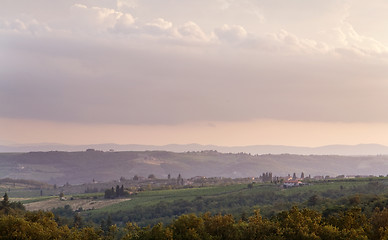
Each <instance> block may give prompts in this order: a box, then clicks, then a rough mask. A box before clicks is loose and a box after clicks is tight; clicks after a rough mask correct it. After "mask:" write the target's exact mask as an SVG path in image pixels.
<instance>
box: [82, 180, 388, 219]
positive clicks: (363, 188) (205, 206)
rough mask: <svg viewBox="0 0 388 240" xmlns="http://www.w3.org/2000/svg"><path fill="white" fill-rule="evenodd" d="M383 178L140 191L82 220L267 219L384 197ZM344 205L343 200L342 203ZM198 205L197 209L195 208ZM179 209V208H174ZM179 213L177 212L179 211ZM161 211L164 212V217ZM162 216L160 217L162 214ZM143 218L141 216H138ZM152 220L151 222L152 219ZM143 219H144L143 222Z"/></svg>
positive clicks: (386, 191)
mask: <svg viewBox="0 0 388 240" xmlns="http://www.w3.org/2000/svg"><path fill="white" fill-rule="evenodd" d="M387 184H388V179H387V178H372V179H370V178H364V179H351V180H334V181H316V182H312V183H309V184H308V185H305V186H302V187H294V188H288V189H283V188H282V187H281V186H279V185H275V184H269V183H268V184H254V185H253V187H252V188H249V187H248V185H247V184H236V185H229V186H213V187H200V188H187V189H174V190H157V191H144V192H140V193H138V194H137V195H134V196H132V197H131V200H130V201H124V202H120V203H117V204H112V205H108V206H106V207H103V208H99V209H95V210H91V211H87V212H85V213H84V216H85V217H86V218H90V219H94V221H96V219H98V218H101V217H103V216H107V215H111V216H112V218H113V219H115V218H116V219H117V221H121V222H122V221H127V219H129V220H131V219H141V220H139V223H140V224H142V225H147V224H152V223H153V222H155V221H156V220H158V221H165V222H168V221H171V220H172V219H173V218H174V217H176V216H177V215H174V214H175V212H183V213H189V212H193V213H197V214H201V213H204V212H206V211H210V212H212V213H213V214H216V213H222V214H227V213H230V214H233V215H234V216H236V217H238V216H239V215H241V213H242V212H247V213H248V214H250V213H252V212H253V209H258V208H259V209H261V211H262V212H263V214H264V215H267V216H271V215H273V214H276V213H277V212H279V211H282V210H287V209H289V208H290V207H291V206H293V205H297V206H300V207H306V206H309V207H313V208H316V209H317V210H320V208H327V207H330V205H331V204H334V203H335V202H336V201H339V200H340V199H347V198H349V197H351V196H354V195H359V194H364V195H367V194H372V195H383V194H388V186H387ZM315 195H316V196H318V199H319V200H320V201H319V204H318V205H317V206H310V205H309V204H310V203H309V198H311V197H312V196H315ZM345 202H346V201H345ZM198 205H200V207H198ZM178 206H180V207H178ZM180 210H181V211H180ZM163 212H166V213H165V214H164V213H163ZM163 214H164V215H163ZM139 215H144V216H139ZM152 217H155V219H154V220H155V221H154V220H152V219H148V218H152ZM143 218H144V219H143Z"/></svg>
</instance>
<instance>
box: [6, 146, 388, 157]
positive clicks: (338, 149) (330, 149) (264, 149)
mask: <svg viewBox="0 0 388 240" xmlns="http://www.w3.org/2000/svg"><path fill="white" fill-rule="evenodd" d="M86 149H96V150H102V151H109V150H110V149H113V150H115V151H147V150H149V151H156V150H157V151H171V152H187V151H204V150H217V151H218V152H222V153H241V152H243V153H251V154H284V153H288V154H301V155H310V154H314V155H346V156H351V155H355V156H356V155H358V156H360V155H363V156H365V155H388V146H384V145H379V144H359V145H328V146H321V147H295V146H282V145H252V146H235V147H225V146H216V145H200V144H182V145H180V144H169V145H163V146H154V145H136V144H128V145H120V144H113V143H111V144H109V143H108V144H93V145H63V144H36V145H12V146H11V145H9V146H5V145H0V152H32V151H33V152H36V151H85V150H86Z"/></svg>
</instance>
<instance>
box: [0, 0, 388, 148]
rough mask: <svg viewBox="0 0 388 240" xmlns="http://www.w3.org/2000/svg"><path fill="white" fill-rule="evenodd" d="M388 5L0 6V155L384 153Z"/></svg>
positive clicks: (177, 1) (184, 2)
mask: <svg viewBox="0 0 388 240" xmlns="http://www.w3.org/2000/svg"><path fill="white" fill-rule="evenodd" d="M387 12H388V3H387V2H386V1H385V0H374V1H369V2H366V1H363V0H352V1H340V0H321V1H311V0H293V1H289V0H238V1H237V0H236V1H235V0H191V1H189V0H164V1H160V0H138V1H137V0H117V1H115V0H89V1H88V0H59V1H52V0H35V1H31V0H0V132H1V134H0V144H23V143H42V142H55V143H67V144H87V143H106V142H114V143H122V144H123V143H138V144H169V143H182V144H183V143H201V144H218V145H254V144H285V145H304V146H318V145H325V144H338V143H341V144H358V143H380V144H385V145H388V138H387V137H386V136H388V32H387V31H386V27H387V26H388V15H387Z"/></svg>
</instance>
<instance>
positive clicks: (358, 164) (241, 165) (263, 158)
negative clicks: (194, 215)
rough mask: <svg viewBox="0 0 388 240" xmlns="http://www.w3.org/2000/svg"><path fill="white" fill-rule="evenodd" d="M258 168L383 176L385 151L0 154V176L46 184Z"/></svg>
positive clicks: (238, 173) (237, 173)
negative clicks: (362, 153)
mask: <svg viewBox="0 0 388 240" xmlns="http://www.w3.org/2000/svg"><path fill="white" fill-rule="evenodd" d="M263 172H272V173H273V174H274V175H278V176H284V175H287V174H293V173H294V172H296V173H297V175H299V174H300V173H301V172H304V173H305V175H306V176H307V175H309V174H311V176H315V175H330V176H337V175H341V174H345V175H370V174H373V175H384V176H385V175H387V173H388V156H385V155H375V156H338V155H295V154H278V155H275V154H265V155H251V154H246V153H238V154H232V153H220V152H217V151H213V150H212V151H197V152H184V153H175V152H167V151H127V152H103V151H95V150H89V151H82V152H60V151H50V152H29V153H1V154H0V178H14V179H31V180H36V181H42V182H47V183H50V184H64V183H66V182H69V183H70V184H80V183H87V182H91V181H92V180H93V179H95V180H96V181H100V182H103V181H111V180H115V179H116V180H117V179H119V178H120V177H125V178H132V177H133V176H134V175H138V176H144V177H147V176H148V175H149V174H154V175H155V176H156V177H158V178H166V177H167V175H168V174H171V176H172V177H176V176H178V174H181V175H182V176H183V177H184V178H189V177H193V176H206V177H232V178H237V177H257V176H259V175H261V174H262V173H263Z"/></svg>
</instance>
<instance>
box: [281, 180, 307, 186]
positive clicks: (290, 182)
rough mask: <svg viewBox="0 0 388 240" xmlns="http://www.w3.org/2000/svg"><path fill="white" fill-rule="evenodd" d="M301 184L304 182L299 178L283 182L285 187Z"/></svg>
mask: <svg viewBox="0 0 388 240" xmlns="http://www.w3.org/2000/svg"><path fill="white" fill-rule="evenodd" d="M300 185H302V182H301V181H299V180H288V181H285V182H283V187H284V188H290V187H298V186H300Z"/></svg>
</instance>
